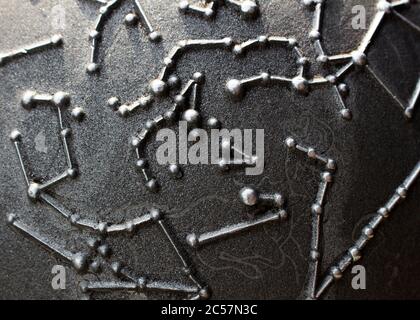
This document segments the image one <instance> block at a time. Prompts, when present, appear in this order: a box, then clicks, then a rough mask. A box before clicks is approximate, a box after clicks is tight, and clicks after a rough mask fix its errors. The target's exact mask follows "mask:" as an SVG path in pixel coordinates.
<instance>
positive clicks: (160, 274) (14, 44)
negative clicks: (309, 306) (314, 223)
mask: <svg viewBox="0 0 420 320" xmlns="http://www.w3.org/2000/svg"><path fill="white" fill-rule="evenodd" d="M374 2H375V1H370V0H369V1H367V0H364V1H360V0H359V1H356V0H332V1H328V4H327V9H326V12H325V18H324V29H323V33H324V39H325V41H324V43H325V46H326V49H327V50H328V52H329V53H336V52H343V51H348V50H352V49H354V48H355V47H356V46H357V44H358V43H359V42H360V39H361V38H362V36H363V34H364V32H365V31H363V30H360V31H354V30H352V29H351V25H350V21H351V17H352V16H351V8H352V6H354V5H355V4H360V3H364V4H366V5H367V8H368V16H369V17H372V14H373V12H374ZM143 3H144V7H145V10H146V12H147V13H148V15H149V18H150V20H151V21H152V24H153V25H154V26H155V27H156V28H157V29H158V30H159V31H161V32H162V34H163V38H164V41H163V42H162V43H161V44H157V45H156V44H152V43H150V42H149V41H148V40H147V38H146V35H145V32H144V29H143V28H142V27H141V26H139V27H134V28H127V27H126V26H125V25H124V23H123V18H124V16H125V14H126V13H128V12H129V11H130V10H131V8H132V7H133V5H132V3H131V1H129V0H126V1H125V2H124V3H123V5H122V6H121V7H120V8H119V9H118V10H116V11H115V12H114V13H113V14H112V17H111V19H110V20H109V22H108V23H107V24H106V27H105V31H104V37H103V38H104V39H103V43H102V45H101V51H100V52H101V53H100V61H101V64H102V70H101V73H100V75H99V76H92V75H88V74H86V72H85V66H86V63H87V61H88V57H89V42H88V39H87V35H88V32H89V30H90V29H91V27H92V25H93V23H94V20H95V18H96V16H97V14H98V10H99V7H100V5H98V4H95V3H94V2H91V1H88V0H80V1H73V0H64V1H60V5H61V6H63V8H65V12H66V26H65V29H64V30H54V28H53V26H52V25H51V20H52V16H51V11H52V8H53V7H54V6H55V5H57V1H49V0H36V1H35V0H33V1H29V0H19V1H7V0H0V34H1V36H0V50H1V51H2V52H3V51H6V52H7V51H9V50H11V49H14V48H18V47H20V46H21V45H23V44H28V43H32V42H34V40H38V39H44V38H47V37H48V36H50V35H52V34H54V33H57V32H60V33H62V34H63V36H64V40H65V44H64V47H63V48H61V49H57V50H56V49H54V50H47V51H44V52H42V53H39V54H34V55H30V56H27V57H24V58H21V59H19V60H15V61H13V62H11V63H9V64H7V65H5V66H3V67H0V121H1V122H0V123H1V126H0V130H1V131H0V141H1V143H0V148H1V153H0V191H1V197H0V199H1V200H0V208H1V209H0V211H1V217H3V218H2V219H1V220H0V298H3V299H29V298H42V299H63V298H67V299H69V298H70V299H73V298H80V297H81V294H80V292H79V291H78V289H77V283H78V282H79V281H81V280H82V279H83V277H80V276H77V275H76V274H75V273H74V271H73V270H72V269H70V268H69V269H68V273H67V274H68V278H67V280H68V281H67V282H68V288H67V290H64V291H54V290H52V288H51V278H52V274H51V268H52V266H53V265H54V264H61V263H62V262H61V261H60V260H57V259H55V258H54V257H51V256H50V255H49V254H48V253H47V252H46V251H44V250H43V249H41V248H39V247H38V246H36V245H34V244H33V243H32V242H31V241H29V240H28V239H26V238H24V237H23V236H22V235H20V234H16V233H15V232H13V230H11V229H10V227H8V226H7V225H6V223H5V222H6V215H7V214H8V213H16V214H17V215H19V216H20V217H21V218H22V220H23V221H24V222H25V223H27V224H30V225H31V226H33V228H34V229H36V230H37V231H39V232H40V233H41V234H43V235H46V236H48V237H49V238H51V239H53V240H54V241H56V242H57V243H59V244H61V245H63V246H65V247H67V248H68V249H70V250H74V251H77V250H81V249H83V248H86V245H85V241H86V236H87V235H85V234H83V233H80V232H79V231H77V230H75V229H73V228H71V227H70V226H69V225H68V223H67V222H66V221H64V220H63V219H62V218H61V217H59V216H58V215H57V214H56V212H54V211H52V210H51V209H50V208H48V207H46V206H45V205H42V204H33V203H31V202H30V201H29V200H28V199H27V197H26V190H25V186H24V183H23V178H22V176H21V173H20V171H19V170H18V162H17V159H16V155H15V152H14V149H13V145H12V144H11V143H10V141H9V138H8V135H9V133H10V131H11V130H12V129H15V128H18V129H19V130H20V131H21V132H22V133H23V135H24V139H23V142H24V147H23V151H24V152H23V153H24V157H25V161H27V163H28V165H29V166H30V168H31V170H33V172H34V174H35V176H40V177H45V176H47V177H53V176H54V175H55V174H57V173H59V172H60V171H61V170H62V168H63V167H64V165H65V162H64V155H63V153H62V149H61V145H60V142H59V137H58V135H57V134H56V132H57V129H56V126H57V120H56V119H57V117H56V113H55V112H53V111H52V110H51V109H49V108H46V107H40V108H37V109H36V110H35V111H32V112H28V111H26V110H24V109H23V108H22V107H21V106H20V104H19V100H20V97H21V94H22V92H23V91H25V90H27V89H34V90H37V91H39V92H51V93H54V92H56V91H58V90H64V91H67V92H69V93H70V94H71V95H72V106H80V107H83V108H84V109H85V110H86V113H87V116H86V119H85V120H84V121H83V122H82V123H77V122H75V121H72V120H71V119H70V117H69V112H67V113H66V114H65V118H66V121H69V123H70V125H71V127H72V129H73V133H74V135H73V138H72V140H71V143H70V146H71V151H72V154H73V155H74V157H75V159H76V161H77V164H78V166H79V168H80V172H81V175H80V177H79V178H78V179H76V180H75V181H66V182H64V183H62V184H60V185H59V186H57V187H56V188H54V194H55V196H56V197H57V198H59V199H60V200H61V201H62V202H63V203H64V204H65V205H66V206H68V207H69V208H71V209H74V210H75V211H76V212H78V213H79V214H80V215H81V216H83V217H89V218H92V219H99V220H109V221H114V222H119V221H123V220H127V219H131V218H133V217H135V216H137V215H139V214H141V213H143V212H144V211H145V210H146V209H147V208H149V207H151V206H155V207H159V208H161V209H163V210H164V211H166V212H167V213H168V215H170V217H169V218H168V219H169V221H170V223H171V224H172V226H173V229H174V230H175V231H176V234H177V236H178V237H179V239H184V238H185V235H186V234H188V233H190V232H197V233H200V232H203V231H210V230H214V229H217V228H219V227H221V226H224V225H226V224H230V223H234V222H239V221H242V220H243V218H244V214H243V211H244V208H243V206H242V205H241V203H240V202H239V199H238V195H237V194H238V190H239V189H240V188H241V187H242V186H243V185H245V184H247V185H248V184H254V185H257V186H258V188H259V189H260V190H262V191H266V192H271V191H279V192H282V193H283V194H284V195H285V196H286V197H287V199H288V211H289V213H290V219H289V221H288V222H286V223H285V224H281V225H277V224H273V225H267V226H264V227H262V228H258V229H255V230H253V231H251V232H248V233H244V234H241V235H238V236H235V237H233V238H230V239H228V240H226V241H223V242H218V243H215V244H212V245H209V246H207V247H206V248H204V249H203V250H201V251H199V252H198V253H197V252H194V251H191V252H190V254H191V257H192V259H193V261H194V263H195V265H196V266H197V269H198V270H199V272H200V274H201V276H202V277H203V278H204V279H205V280H206V281H207V282H208V283H209V285H210V286H211V287H212V289H213V292H214V297H215V298H250V299H265V298H275V299H278V298H299V297H302V292H303V289H304V284H305V280H306V274H307V268H308V255H309V239H310V224H309V221H310V219H309V218H310V205H311V203H312V202H313V199H314V197H315V193H316V190H317V186H318V181H319V176H318V174H319V172H320V167H317V166H314V165H312V164H311V163H309V162H308V161H306V159H305V160H302V158H300V157H299V158H296V157H294V156H293V155H290V154H288V152H287V150H286V148H285V147H284V144H283V140H284V139H285V138H286V137H287V136H289V135H293V136H295V137H296V138H297V139H298V140H299V141H301V142H302V143H304V144H305V145H309V146H314V147H316V148H317V150H319V151H321V152H323V153H325V154H327V155H328V156H329V157H332V158H334V159H336V160H337V163H338V167H339V169H338V172H337V174H336V176H335V182H334V184H333V187H332V189H331V191H330V193H328V195H327V200H328V204H327V205H326V216H325V224H324V240H323V245H324V248H325V256H324V261H323V266H324V270H325V268H326V267H327V266H328V265H329V264H330V263H331V262H332V261H333V260H334V258H335V257H336V256H338V255H339V254H340V253H341V252H342V251H344V250H345V249H346V248H347V247H348V246H349V245H351V244H352V241H353V240H354V239H355V237H356V236H357V235H358V232H359V230H360V229H361V227H362V225H363V224H364V223H365V222H367V220H368V218H369V217H370V215H371V214H373V213H374V212H375V211H376V209H377V208H378V207H380V206H381V205H382V204H383V203H384V202H385V201H386V200H387V199H388V197H389V196H390V195H391V194H392V192H393V190H394V189H395V188H396V187H397V186H398V185H399V184H400V183H401V182H402V180H403V179H404V178H405V177H406V176H407V175H408V173H409V172H410V170H411V169H412V168H413V167H414V165H415V163H416V162H417V161H418V159H419V158H420V146H419V143H418V141H419V135H420V125H419V121H418V120H419V119H418V115H417V117H415V119H414V121H412V122H410V123H408V122H407V121H406V120H405V119H404V117H403V114H402V112H401V110H400V109H399V108H398V106H397V105H396V104H395V102H393V101H392V100H391V99H390V98H389V96H388V95H387V94H386V92H385V91H384V90H383V89H382V88H381V87H380V86H379V85H378V84H377V83H376V82H375V81H374V80H373V79H372V77H371V76H370V75H369V74H368V73H366V72H354V73H352V74H351V75H350V76H349V77H348V78H347V80H346V82H347V83H348V85H349V87H350V90H351V94H350V97H349V99H347V103H348V106H349V108H350V109H351V110H352V112H353V116H354V117H353V121H351V122H346V121H344V120H342V119H341V118H340V117H339V113H338V110H339V108H338V103H337V101H336V97H335V96H334V95H333V91H332V90H331V89H323V90H317V91H314V92H312V93H311V94H310V95H309V96H308V97H302V96H299V95H297V94H296V93H294V92H291V91H290V90H289V89H287V88H281V87H271V88H257V89H255V90H252V91H250V92H249V93H248V94H247V95H246V97H245V99H244V100H243V101H242V102H241V103H238V102H233V101H231V100H230V99H229V97H227V95H226V94H225V92H224V85H225V83H226V80H227V79H229V78H231V77H235V78H243V77H246V76H251V75H255V74H258V73H260V72H261V71H270V72H271V73H273V74H280V75H289V76H292V75H293V74H294V72H295V71H294V70H295V69H294V68H295V64H294V60H293V56H292V55H291V54H290V52H288V51H287V50H281V49H280V50H278V49H273V50H271V49H270V50H266V51H253V52H250V53H249V54H248V55H247V56H246V57H244V58H242V59H233V56H232V54H230V53H228V52H224V51H223V50H212V51H201V50H200V51H195V52H191V53H189V54H187V55H185V56H183V58H182V59H181V60H180V61H179V64H178V66H179V67H178V69H177V74H178V75H179V76H180V77H181V79H182V80H183V83H185V82H186V81H187V79H188V78H189V76H190V75H191V74H192V73H193V72H195V71H201V72H204V73H205V74H206V84H205V86H204V91H203V94H202V104H201V110H202V111H203V114H204V116H205V117H207V116H216V117H217V118H219V119H220V120H221V121H222V123H223V125H224V126H225V127H226V128H234V127H238V128H263V129H265V131H266V139H265V146H266V154H265V159H266V169H265V171H264V174H263V175H262V176H257V177H246V176H244V174H243V172H242V171H233V172H232V173H230V174H228V175H221V174H219V173H218V170H217V168H215V167H209V166H187V167H186V168H185V172H186V174H185V177H184V179H182V180H179V181H174V180H171V179H170V178H169V175H168V172H167V170H166V169H165V168H159V167H157V166H156V165H155V166H154V167H153V165H152V167H153V169H154V172H155V173H156V175H157V177H158V178H159V179H160V181H161V183H162V191H161V192H160V193H159V194H157V195H152V194H150V193H148V192H147V191H146V190H145V188H144V186H143V182H142V179H141V177H140V176H139V175H138V173H137V172H136V171H135V170H134V168H133V163H134V154H133V153H132V150H131V149H130V148H129V145H128V141H129V138H130V137H131V136H132V134H133V133H135V132H136V131H137V130H138V129H140V128H141V126H142V124H143V123H144V121H145V120H147V119H149V118H151V117H153V116H155V115H157V114H160V113H161V112H162V111H163V110H164V109H166V108H167V107H168V106H170V103H171V100H170V99H165V100H162V101H158V103H156V104H155V105H154V106H152V107H150V108H148V109H145V110H140V111H138V112H136V113H135V114H134V115H132V116H131V117H130V118H128V119H122V118H120V117H119V116H118V115H117V114H116V113H114V112H113V111H112V110H110V109H109V108H108V107H107V106H106V101H107V99H108V98H109V97H110V96H113V95H118V96H120V97H121V98H122V100H123V101H132V100H134V99H135V98H137V97H138V96H140V95H142V94H143V93H144V92H145V91H146V88H147V84H148V81H149V80H150V79H153V78H154V77H156V75H157V74H158V71H159V70H160V68H161V65H162V64H161V62H162V59H163V57H164V56H165V55H166V53H167V52H168V51H169V50H170V48H171V47H172V46H173V45H174V44H175V43H176V42H177V41H179V40H181V39H193V38H209V39H211V38H221V37H224V36H230V37H232V38H234V39H235V40H238V41H239V40H246V39H248V38H255V37H256V36H258V35H261V34H272V35H284V36H293V37H296V38H297V39H298V40H299V42H300V43H301V45H302V47H303V50H304V52H305V53H306V54H307V55H308V56H311V57H313V56H314V52H313V49H312V47H311V45H310V42H309V40H308V39H307V33H308V31H309V30H310V27H311V21H312V14H311V13H310V12H308V11H307V10H305V9H304V8H303V6H302V5H301V4H300V2H299V1H297V0H281V1H280V0H274V1H268V0H267V1H264V0H261V1H260V3H261V11H262V15H261V17H260V18H259V19H257V20H255V21H252V22H245V21H243V20H241V19H240V18H239V15H238V13H237V12H236V11H235V10H233V9H231V8H221V10H219V12H218V15H217V18H216V19H215V20H214V21H211V22H208V21H204V20H202V19H200V18H198V17H196V16H190V15H188V16H183V15H180V14H179V13H178V11H177V2H176V1H171V0H159V1H157V0H154V1H152V0H145V1H143ZM403 13H404V14H405V15H407V16H408V17H410V18H411V19H413V20H414V21H416V22H417V23H420V19H419V14H420V7H419V6H417V7H413V8H412V9H411V10H405V11H404V12H403ZM419 40H420V37H419V35H418V34H415V32H414V31H412V30H411V29H409V28H408V27H407V26H406V25H404V24H402V23H401V22H400V21H399V20H397V19H395V18H392V17H388V18H387V19H386V23H385V25H384V27H383V28H382V29H381V31H380V33H379V35H378V37H377V38H376V39H375V41H374V43H373V46H372V49H371V51H370V53H369V60H370V63H371V67H372V68H373V69H374V70H375V71H376V72H377V73H378V74H379V75H380V76H381V77H382V79H384V81H385V82H386V83H387V84H388V85H389V86H390V88H392V90H393V91H394V92H396V93H398V96H399V97H400V98H401V99H402V100H404V101H407V100H408V98H409V96H410V94H411V92H412V90H413V89H414V84H415V82H416V81H417V78H418V74H419V70H420V59H419V56H418V54H419V52H420V41H419ZM40 132H43V133H44V134H45V136H46V147H47V148H48V152H47V153H46V154H45V153H42V152H39V151H37V150H36V149H35V143H34V137H35V136H37V135H38V134H39V133H40ZM155 147H156V145H155V146H153V145H152V146H151V147H150V148H149V153H150V156H152V155H153V151H154V150H155ZM419 196H420V188H419V186H418V185H417V186H415V187H414V188H413V190H412V192H410V196H409V198H408V199H407V201H406V202H405V203H403V204H402V205H401V206H399V207H398V209H397V210H396V212H395V214H393V216H392V218H391V219H390V220H389V221H387V222H386V224H385V225H384V227H383V228H382V229H380V230H381V231H380V232H379V233H378V234H377V235H376V237H375V239H374V241H372V243H371V244H370V245H369V247H368V249H367V251H366V255H365V257H364V258H363V260H362V263H363V264H364V265H365V266H366V269H367V290H365V291H354V290H352V289H351V287H350V280H351V278H350V275H349V274H347V275H346V276H345V277H344V280H343V281H340V282H339V283H337V284H336V285H335V286H334V287H333V288H332V290H330V291H329V294H328V295H327V298H357V299H360V298H370V299H373V298H419V297H420V289H419V288H420V276H419V273H418V270H419V269H420V255H419V254H418V252H419V249H420V244H419V243H420V234H419V232H418V230H419V228H420V216H419V213H420V212H419ZM110 244H111V245H112V247H113V251H114V253H115V256H116V257H119V258H120V259H122V260H124V261H126V262H127V263H129V264H130V265H131V266H132V267H133V268H134V269H135V270H136V271H138V272H139V273H144V274H148V275H150V276H151V277H156V278H160V279H165V280H170V279H175V280H179V281H184V276H183V275H182V273H181V270H180V268H179V263H178V261H177V260H176V259H175V256H174V253H173V251H172V250H171V248H170V246H169V243H168V242H167V241H166V240H165V239H164V236H163V234H162V233H161V231H160V230H159V229H158V228H157V227H156V226H153V225H151V226H148V227H146V228H144V229H141V231H140V232H139V233H138V235H136V236H135V237H133V238H125V237H123V236H121V237H115V238H111V239H110ZM105 276H106V275H104V277H105ZM89 277H90V276H86V278H89ZM93 297H94V298H105V297H114V298H117V297H121V296H116V295H115V296H114V295H112V296H109V295H106V296H105V295H94V296H93ZM122 297H130V298H144V297H145V296H144V295H137V296H134V295H130V296H124V295H123V296H122ZM149 298H159V296H154V295H151V296H149Z"/></svg>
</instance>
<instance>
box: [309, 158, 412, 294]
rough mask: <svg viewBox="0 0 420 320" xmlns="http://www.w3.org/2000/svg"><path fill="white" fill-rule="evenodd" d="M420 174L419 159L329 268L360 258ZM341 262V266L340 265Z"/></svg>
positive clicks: (328, 281) (323, 284)
mask: <svg viewBox="0 0 420 320" xmlns="http://www.w3.org/2000/svg"><path fill="white" fill-rule="evenodd" d="M419 175H420V161H419V162H417V164H416V165H415V167H414V169H413V170H412V171H411V172H410V174H409V175H408V176H407V178H406V179H405V180H404V181H403V183H402V184H401V186H400V187H398V188H397V189H396V191H395V193H394V194H393V195H392V196H391V198H390V199H389V200H388V202H387V203H386V204H385V206H384V207H382V208H380V209H379V210H378V212H377V214H376V215H375V216H374V217H373V218H372V219H371V220H370V221H369V222H368V224H367V225H366V226H365V227H364V228H363V230H362V232H361V235H360V237H359V239H358V240H357V241H356V242H355V244H354V246H352V247H350V248H349V249H348V254H346V255H344V256H343V257H342V258H341V260H340V262H339V265H338V266H333V267H332V268H331V270H340V271H341V272H344V270H345V269H347V267H348V266H349V265H350V264H351V262H354V261H357V260H359V259H360V258H361V251H362V250H363V249H364V248H365V247H366V245H367V243H368V242H369V240H370V239H372V238H373V236H374V232H375V230H376V229H377V228H378V227H379V225H380V224H381V223H382V222H383V221H384V219H385V218H386V217H388V215H389V213H390V212H391V211H393V210H395V208H396V205H397V204H398V203H400V202H401V201H402V200H404V199H405V198H406V196H407V192H408V191H409V189H410V188H411V187H412V185H413V184H414V182H415V181H416V180H417V178H418V177H419ZM350 260H351V261H350ZM340 264H341V266H340ZM331 276H332V278H336V279H338V278H339V277H337V274H336V275H335V276H334V274H332V275H327V276H326V277H325V278H324V280H323V281H322V282H321V285H320V287H319V288H317V291H316V292H317V293H316V298H319V297H320V296H321V295H322V294H323V293H324V292H325V291H326V289H327V288H328V287H329V286H330V285H331V284H332V280H331Z"/></svg>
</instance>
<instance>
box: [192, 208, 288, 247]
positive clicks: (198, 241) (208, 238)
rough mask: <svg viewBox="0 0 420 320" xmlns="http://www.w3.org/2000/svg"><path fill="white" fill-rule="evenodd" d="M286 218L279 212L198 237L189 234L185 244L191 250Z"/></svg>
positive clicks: (283, 213)
mask: <svg viewBox="0 0 420 320" xmlns="http://www.w3.org/2000/svg"><path fill="white" fill-rule="evenodd" d="M286 217H287V214H286V212H285V211H284V210H280V211H278V212H275V213H266V214H264V215H262V216H259V217H257V218H255V219H254V220H250V221H246V222H241V223H238V224H234V225H231V226H227V227H223V228H221V229H219V230H216V231H211V232H206V233H203V234H201V235H198V236H197V235H195V234H193V233H192V234H189V235H188V236H187V243H188V245H189V246H191V247H193V248H198V247H202V246H204V245H206V244H209V243H211V242H213V241H216V240H219V239H222V238H226V237H229V236H232V235H235V234H237V233H239V232H242V231H246V230H248V229H251V228H254V227H256V226H259V225H262V224H266V223H268V222H273V221H279V220H283V219H285V218H286Z"/></svg>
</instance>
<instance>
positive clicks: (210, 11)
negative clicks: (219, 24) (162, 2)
mask: <svg viewBox="0 0 420 320" xmlns="http://www.w3.org/2000/svg"><path fill="white" fill-rule="evenodd" d="M216 1H217V0H214V1H212V0H202V1H201V2H200V1H197V3H196V4H195V3H191V1H188V0H182V1H180V2H179V5H178V8H179V11H180V12H182V13H196V14H198V15H200V16H202V17H204V18H206V19H211V18H213V17H214V16H215V15H216V13H217V9H218V5H216ZM222 2H223V3H224V4H227V5H231V6H233V7H236V8H237V9H239V10H240V12H241V17H242V18H244V19H253V18H255V17H256V16H257V15H258V14H259V5H258V3H257V2H256V1H254V0H223V1H222Z"/></svg>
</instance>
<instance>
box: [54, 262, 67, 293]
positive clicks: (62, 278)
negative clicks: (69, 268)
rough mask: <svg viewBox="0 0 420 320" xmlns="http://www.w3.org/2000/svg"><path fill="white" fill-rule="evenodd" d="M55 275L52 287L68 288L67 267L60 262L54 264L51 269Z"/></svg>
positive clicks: (56, 288)
mask: <svg viewBox="0 0 420 320" xmlns="http://www.w3.org/2000/svg"><path fill="white" fill-rule="evenodd" d="M51 273H52V274H54V277H53V278H52V280H51V287H52V288H53V289H54V290H65V289H66V268H65V267H64V266H62V265H60V264H57V265H54V266H53V267H52V269H51Z"/></svg>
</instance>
